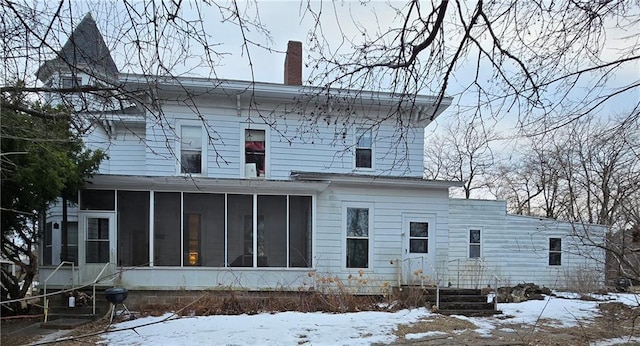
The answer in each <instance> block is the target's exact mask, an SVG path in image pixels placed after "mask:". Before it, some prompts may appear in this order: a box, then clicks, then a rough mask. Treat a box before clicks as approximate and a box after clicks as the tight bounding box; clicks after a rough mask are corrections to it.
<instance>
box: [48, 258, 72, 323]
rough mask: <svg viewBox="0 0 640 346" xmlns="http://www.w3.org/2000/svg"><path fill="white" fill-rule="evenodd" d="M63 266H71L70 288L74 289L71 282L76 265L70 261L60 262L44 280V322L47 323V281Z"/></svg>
mask: <svg viewBox="0 0 640 346" xmlns="http://www.w3.org/2000/svg"><path fill="white" fill-rule="evenodd" d="M65 264H71V288H73V287H74V282H73V281H74V280H73V276H74V275H75V272H76V270H75V269H76V264H75V263H73V262H70V261H62V262H60V264H58V266H57V267H56V269H54V270H53V271H52V272H51V274H49V276H47V278H46V279H44V321H45V322H47V318H48V316H49V296H47V282H49V279H51V277H52V276H53V274H55V273H56V272H57V271H58V270H60V268H62V266H64V265H65Z"/></svg>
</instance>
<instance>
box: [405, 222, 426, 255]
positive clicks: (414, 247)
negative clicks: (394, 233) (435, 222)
mask: <svg viewBox="0 0 640 346" xmlns="http://www.w3.org/2000/svg"><path fill="white" fill-rule="evenodd" d="M409 252H410V253H429V223H427V222H409Z"/></svg>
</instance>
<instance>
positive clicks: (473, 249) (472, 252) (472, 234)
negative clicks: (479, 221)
mask: <svg viewBox="0 0 640 346" xmlns="http://www.w3.org/2000/svg"><path fill="white" fill-rule="evenodd" d="M481 244H482V243H481V242H480V230H479V229H470V230H469V258H480V254H481V250H482V245H481Z"/></svg>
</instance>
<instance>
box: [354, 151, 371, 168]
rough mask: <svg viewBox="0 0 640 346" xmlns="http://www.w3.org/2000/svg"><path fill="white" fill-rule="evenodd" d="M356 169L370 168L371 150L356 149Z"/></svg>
mask: <svg viewBox="0 0 640 346" xmlns="http://www.w3.org/2000/svg"><path fill="white" fill-rule="evenodd" d="M356 167H358V168H371V149H356Z"/></svg>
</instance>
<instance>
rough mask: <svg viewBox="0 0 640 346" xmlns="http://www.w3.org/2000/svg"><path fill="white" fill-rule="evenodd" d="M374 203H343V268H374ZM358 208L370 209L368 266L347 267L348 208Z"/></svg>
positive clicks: (341, 260)
mask: <svg viewBox="0 0 640 346" xmlns="http://www.w3.org/2000/svg"><path fill="white" fill-rule="evenodd" d="M374 206H375V204H374V203H361V202H345V203H343V204H342V254H341V257H340V262H341V266H342V269H344V270H361V269H362V270H373V269H374V266H373V262H372V260H373V240H374V237H373V236H374V229H373V224H374V223H373V220H374V210H375V208H374ZM350 208H356V209H368V210H369V229H368V235H367V239H368V240H369V243H368V248H367V264H368V266H367V267H366V268H356V267H347V227H348V224H347V209H350Z"/></svg>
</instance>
